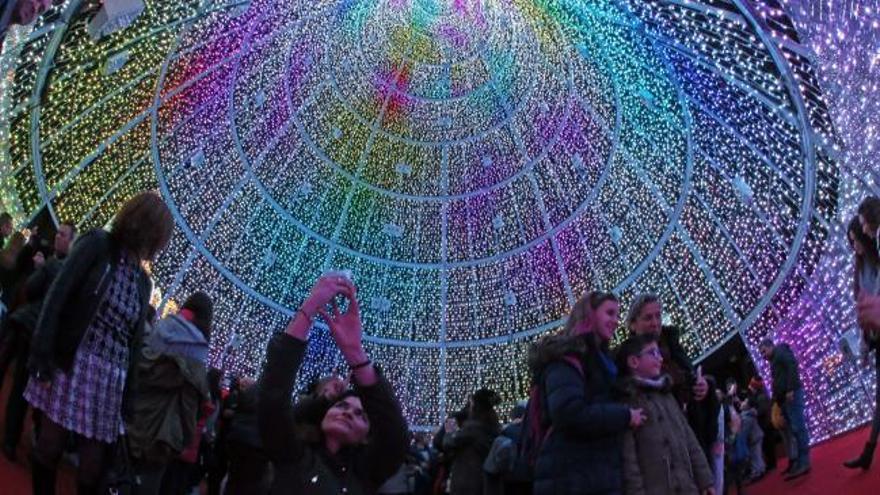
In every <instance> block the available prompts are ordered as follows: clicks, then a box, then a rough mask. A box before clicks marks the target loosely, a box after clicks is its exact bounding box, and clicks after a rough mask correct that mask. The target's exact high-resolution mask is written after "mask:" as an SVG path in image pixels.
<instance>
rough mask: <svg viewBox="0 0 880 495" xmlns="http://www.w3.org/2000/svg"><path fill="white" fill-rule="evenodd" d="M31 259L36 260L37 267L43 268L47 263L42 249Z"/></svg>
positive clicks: (35, 266)
mask: <svg viewBox="0 0 880 495" xmlns="http://www.w3.org/2000/svg"><path fill="white" fill-rule="evenodd" d="M31 259H33V261H34V268H35V269H37V268H41V267H42V266H43V265H45V264H46V256H44V255H43V253H42V252H41V251H37V254H35V255H34V257H33V258H31Z"/></svg>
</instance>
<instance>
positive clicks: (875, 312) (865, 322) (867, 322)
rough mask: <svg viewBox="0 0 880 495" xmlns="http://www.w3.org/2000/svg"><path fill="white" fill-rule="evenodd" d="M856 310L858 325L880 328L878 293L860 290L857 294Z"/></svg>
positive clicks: (879, 299)
mask: <svg viewBox="0 0 880 495" xmlns="http://www.w3.org/2000/svg"><path fill="white" fill-rule="evenodd" d="M856 311H857V312H858V318H859V325H861V326H862V327H863V328H869V329H875V330H876V329H877V328H880V295H876V296H874V295H870V294H868V293H866V292H862V293H861V294H859V301H858V304H856Z"/></svg>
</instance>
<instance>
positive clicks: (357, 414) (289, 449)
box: [257, 275, 408, 495]
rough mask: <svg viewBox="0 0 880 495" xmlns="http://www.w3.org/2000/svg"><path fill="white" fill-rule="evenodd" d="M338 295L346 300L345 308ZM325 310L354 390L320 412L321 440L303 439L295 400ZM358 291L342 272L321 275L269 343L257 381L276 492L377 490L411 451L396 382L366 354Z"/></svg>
mask: <svg viewBox="0 0 880 495" xmlns="http://www.w3.org/2000/svg"><path fill="white" fill-rule="evenodd" d="M337 295H342V296H344V297H345V298H347V299H348V301H349V306H348V311H347V312H345V313H340V312H339V310H338V308H336V306H335V304H334V305H333V311H332V312H331V313H328V312H327V311H325V308H326V306H327V305H328V304H330V303H331V301H333V299H334V298H335V297H336V296H337ZM319 314H320V315H321V317H322V319H323V320H324V322H326V323H327V326H328V327H329V329H330V335H331V336H332V338H333V340H334V341H335V342H336V345H337V347H338V348H339V351H340V352H341V354H342V357H343V358H344V359H345V361H346V362H347V363H348V366H349V367H350V368H351V370H352V382H353V384H354V387H355V389H354V390H350V391H346V392H344V393H343V394H342V395H340V396H339V397H337V398H336V401H335V402H333V403H332V404H331V405H330V407H329V408H328V409H327V410H326V412H325V413H324V415H323V419H322V420H321V423H320V430H319V435H318V438H317V439H315V440H313V441H309V440H305V439H303V438H300V437H299V435H298V434H297V433H298V428H297V425H296V423H295V422H294V421H293V418H292V410H293V406H292V404H291V401H290V397H291V394H292V393H293V387H294V383H295V382H296V375H297V372H298V371H299V367H300V365H302V361H303V358H304V357H305V351H306V346H307V343H308V336H309V331H310V329H311V327H312V322H313V319H314V318H315V317H316V316H317V315H319ZM362 333H363V329H362V326H361V318H360V310H359V305H358V300H357V289H356V288H355V286H354V284H352V283H351V282H350V281H349V280H347V279H346V278H345V277H342V276H337V275H332V276H325V277H322V278H320V279H319V280H318V281H317V283H316V284H315V286H314V287H313V288H312V292H311V294H310V295H309V297H308V298H307V299H306V301H305V302H303V304H302V306H301V307H300V308H299V309H298V310H297V312H296V315H295V316H294V318H293V319H292V320H291V322H290V323H289V324H288V326H287V329H286V331H285V332H283V333H279V334H276V335H275V336H274V337H272V339H271V341H270V342H269V347H268V350H267V352H266V366H265V368H264V370H263V375H262V377H261V379H260V384H259V387H260V388H259V402H258V409H257V411H258V418H259V425H260V434H261V436H262V437H263V448H264V449H265V452H266V453H267V454H268V455H269V457H270V459H271V460H272V462H273V464H274V467H275V479H274V482H273V485H272V493H302V494H325V493H326V494H331V493H333V494H337V493H347V494H350V495H357V494H369V493H375V491H376V489H377V488H378V487H379V486H380V485H381V484H382V482H383V481H385V480H386V479H387V478H389V477H390V476H391V475H392V474H394V473H395V471H397V468H398V467H399V466H400V465H401V463H402V462H403V460H404V457H405V456H406V451H407V442H408V432H407V427H406V421H405V420H404V419H403V415H402V413H401V410H400V404H399V403H398V402H397V399H396V398H395V397H394V393H393V391H392V389H391V385H390V384H389V383H388V382H387V381H386V380H385V378H384V377H383V376H382V374H381V373H380V372H379V370H377V369H376V367H374V366H373V363H372V361H370V359H369V358H368V357H367V354H366V352H365V351H364V348H363V343H362Z"/></svg>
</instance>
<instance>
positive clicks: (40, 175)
mask: <svg viewBox="0 0 880 495" xmlns="http://www.w3.org/2000/svg"><path fill="white" fill-rule="evenodd" d="M81 3H82V0H70V3H69V4H68V6H67V9H66V10H65V11H64V13H63V14H62V15H61V20H60V21H59V22H57V23H56V24H55V26H56V27H55V31H54V32H53V33H52V39H51V40H50V42H49V46H48V47H46V51H45V52H43V59H42V63H41V64H40V72H39V73H38V74H37V80H36V83H35V84H34V89H33V91H32V92H31V102H30V106H31V129H30V130H31V135H30V141H31V158H32V159H33V169H34V180H35V181H36V183H37V190H38V191H39V193H40V196H41V197H42V199H43V205H40V206H45V207H46V209H47V210H48V211H49V216H50V217H52V222H54V223H55V224H56V225H57V224H58V215H57V214H56V213H55V207H54V206H53V205H52V197H50V195H49V191H48V189H47V188H46V175H45V173H44V172H43V153H42V149H41V148H40V144H41V143H40V116H41V110H42V104H41V102H40V98H41V96H42V95H43V91H44V90H45V88H46V79H47V77H48V76H49V73H50V72H51V71H52V69H53V68H54V61H55V52H57V51H58V48H59V47H60V46H61V41H62V40H63V39H64V35H66V34H67V29H68V28H69V27H70V20H71V18H73V16H74V14H76V12H77V11H78V10H79V7H80V4H81ZM38 212H39V207H38V208H37V210H36V211H35V212H33V214H32V215H36V214H37V213H38Z"/></svg>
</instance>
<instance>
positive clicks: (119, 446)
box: [97, 435, 135, 495]
mask: <svg viewBox="0 0 880 495" xmlns="http://www.w3.org/2000/svg"><path fill="white" fill-rule="evenodd" d="M134 485H135V475H134V469H133V467H132V464H131V454H130V453H129V450H128V436H126V435H120V436H119V438H118V439H117V440H116V443H115V444H114V445H113V457H112V459H111V461H110V466H109V467H108V468H107V471H106V472H105V473H104V476H103V478H102V480H101V484H100V487H99V490H98V492H97V493H99V494H101V495H132V494H133V493H134V492H135V490H134Z"/></svg>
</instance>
